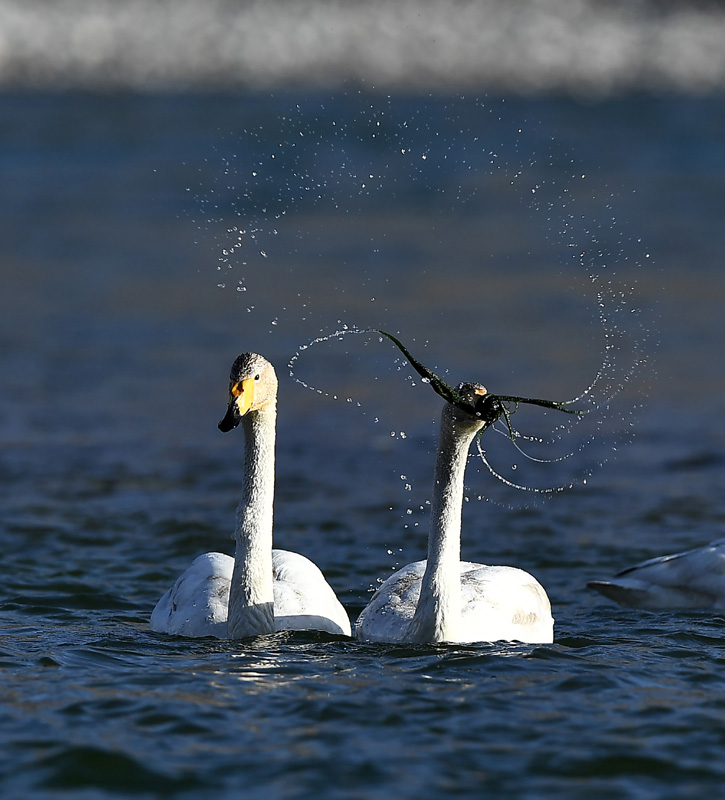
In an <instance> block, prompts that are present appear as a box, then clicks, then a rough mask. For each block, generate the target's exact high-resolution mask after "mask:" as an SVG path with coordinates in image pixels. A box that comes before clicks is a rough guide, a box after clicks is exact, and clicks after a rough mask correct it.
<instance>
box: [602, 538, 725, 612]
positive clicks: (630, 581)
mask: <svg viewBox="0 0 725 800" xmlns="http://www.w3.org/2000/svg"><path fill="white" fill-rule="evenodd" d="M587 586H589V587H590V588H591V589H596V590H597V591H598V592H599V593H600V594H603V595H604V596H605V597H608V598H609V599H610V600H614V601H615V603H619V604H620V605H621V606H625V607H627V608H641V609H643V610H645V611H666V610H672V609H686V608H715V609H725V539H718V540H717V541H714V542H710V544H707V545H704V546H703V547H696V548H694V549H693V550H686V551H684V552H682V553H673V554H672V555H669V556H659V557H658V558H650V559H648V560H647V561H643V562H642V563H641V564H635V566H633V567H629V568H628V569H624V570H622V571H621V572H618V573H617V574H616V575H615V576H614V577H613V578H612V579H611V580H609V581H590V582H589V583H588V584H587Z"/></svg>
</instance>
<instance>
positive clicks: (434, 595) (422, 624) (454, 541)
mask: <svg viewBox="0 0 725 800" xmlns="http://www.w3.org/2000/svg"><path fill="white" fill-rule="evenodd" d="M480 428H481V423H480V422H478V421H477V420H472V419H471V418H470V417H467V416H465V415H464V414H463V413H462V412H460V411H457V410H456V409H455V408H454V407H453V406H451V405H449V404H448V403H446V405H445V406H444V408H443V412H442V414H441V431H440V437H439V440H438V456H437V458H436V466H435V475H434V481H433V500H432V503H431V518H430V532H429V534H428V561H427V564H426V568H425V573H424V575H423V580H422V583H421V587H420V599H419V600H418V606H417V607H416V610H415V614H414V615H413V619H412V620H411V621H410V627H409V629H408V633H407V636H406V640H407V641H410V642H455V641H457V640H458V638H459V637H458V628H459V624H460V619H461V568H460V561H461V514H462V509H463V485H464V477H465V472H466V461H467V459H468V448H469V447H470V445H471V442H472V441H473V437H474V436H475V435H476V432H477V431H478V430H480Z"/></svg>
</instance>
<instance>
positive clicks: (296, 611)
mask: <svg viewBox="0 0 725 800" xmlns="http://www.w3.org/2000/svg"><path fill="white" fill-rule="evenodd" d="M229 394H230V400H229V407H228V409H227V413H226V415H225V417H224V419H223V420H222V421H221V422H220V423H219V429H220V430H221V431H222V432H224V433H226V432H227V431H230V430H232V429H233V428H236V427H237V425H239V424H240V423H241V426H242V430H243V431H244V439H245V445H244V480H243V489H242V500H241V502H240V504H239V507H238V509H237V525H236V531H235V539H236V549H235V555H234V558H231V557H230V556H227V555H224V554H222V553H204V554H203V555H200V556H198V557H197V558H196V559H195V560H194V562H193V563H192V564H191V566H190V567H189V568H188V569H187V570H186V572H184V573H183V574H182V575H181V576H180V577H179V579H178V580H177V581H176V583H175V584H174V585H173V586H172V587H171V589H169V590H168V591H167V592H166V594H165V595H164V596H163V597H162V598H161V599H160V600H159V602H158V603H157V604H156V607H155V608H154V610H153V613H152V614H151V622H150V625H151V630H153V631H157V632H159V633H170V634H176V635H181V636H216V637H218V638H229V639H242V638H245V637H247V636H257V635H261V634H266V633H273V632H274V631H279V630H322V631H327V632H329V633H338V634H345V635H348V636H349V635H350V620H349V618H348V616H347V613H346V612H345V609H344V608H343V607H342V605H341V604H340V601H339V600H338V599H337V597H336V596H335V593H334V591H333V590H332V588H331V587H330V585H329V584H328V583H327V581H326V580H325V578H324V576H323V575H322V572H320V570H319V568H318V567H317V566H316V565H315V564H313V563H312V561H310V560H309V559H307V558H305V557H304V556H301V555H299V554H297V553H290V552H288V551H286V550H273V549H272V515H273V504H274V475H275V469H274V459H275V435H276V422H277V375H276V373H275V371H274V367H273V366H272V365H271V364H270V363H269V361H267V360H266V359H265V358H263V357H262V356H260V355H257V354H256V353H244V354H242V355H240V356H239V357H238V358H237V359H236V361H235V362H234V364H233V365H232V370H231V375H230V384H229Z"/></svg>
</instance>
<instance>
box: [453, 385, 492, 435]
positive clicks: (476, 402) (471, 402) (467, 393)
mask: <svg viewBox="0 0 725 800" xmlns="http://www.w3.org/2000/svg"><path fill="white" fill-rule="evenodd" d="M456 394H457V395H458V397H459V398H460V400H462V401H463V402H462V403H461V404H460V405H458V404H455V405H454V404H453V403H450V402H449V403H448V408H449V411H450V413H451V415H452V417H453V418H454V419H455V420H456V421H457V422H458V423H459V424H463V425H471V426H472V427H474V428H475V429H476V430H478V429H479V428H481V427H483V425H485V424H486V422H487V420H486V419H485V418H483V417H482V415H481V413H480V412H479V408H480V406H481V403H482V402H483V401H484V398H486V397H487V396H488V390H487V389H486V387H485V386H484V385H483V384H482V383H477V382H476V381H463V383H459V384H458V386H456Z"/></svg>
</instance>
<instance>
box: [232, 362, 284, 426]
mask: <svg viewBox="0 0 725 800" xmlns="http://www.w3.org/2000/svg"><path fill="white" fill-rule="evenodd" d="M276 403H277V373H276V372H275V371H274V367H273V366H272V365H271V364H270V363H269V361H267V359H266V358H264V356H260V355H258V354H257V353H242V355H240V356H238V357H237V358H236V360H235V361H234V363H233V364H232V370H231V373H230V375H229V406H228V407H227V413H226V414H225V415H224V419H223V420H222V421H221V422H220V423H219V430H220V431H222V433H226V432H227V431H231V430H233V429H234V428H236V427H237V425H239V423H240V422H241V420H242V417H243V416H245V415H246V414H250V413H254V412H256V411H264V410H266V409H274V408H275V406H276Z"/></svg>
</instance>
